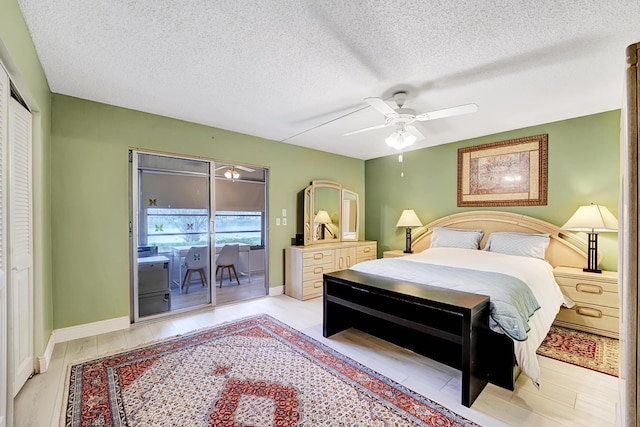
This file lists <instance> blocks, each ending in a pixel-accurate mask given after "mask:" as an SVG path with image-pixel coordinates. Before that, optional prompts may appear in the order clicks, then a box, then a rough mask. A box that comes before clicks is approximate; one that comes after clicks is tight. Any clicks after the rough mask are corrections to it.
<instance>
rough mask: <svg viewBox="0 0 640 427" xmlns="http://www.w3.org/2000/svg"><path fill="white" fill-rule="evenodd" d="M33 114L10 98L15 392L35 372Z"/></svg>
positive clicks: (12, 314)
mask: <svg viewBox="0 0 640 427" xmlns="http://www.w3.org/2000/svg"><path fill="white" fill-rule="evenodd" d="M31 122H32V119H31V113H30V112H29V111H27V110H26V109H25V108H24V107H23V106H22V105H20V104H19V103H18V102H17V101H15V100H14V99H10V100H9V126H8V128H9V169H8V172H9V174H8V181H9V194H8V196H9V251H8V252H9V265H10V267H11V272H10V274H9V298H10V300H11V301H10V304H11V310H10V311H9V312H10V314H11V323H10V343H11V346H12V347H13V352H12V355H13V363H12V364H11V366H13V374H14V382H13V395H14V396H15V395H16V394H17V393H18V391H20V389H21V388H22V386H23V385H24V383H25V382H26V381H27V379H28V378H29V376H30V375H31V373H32V372H33V323H32V322H33V221H32V216H33V207H32V180H31V176H32V170H31V169H32V164H31V159H32V156H31V145H32V144H31V137H32V135H31V134H32V125H31Z"/></svg>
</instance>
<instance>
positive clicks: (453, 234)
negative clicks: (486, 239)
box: [430, 227, 484, 249]
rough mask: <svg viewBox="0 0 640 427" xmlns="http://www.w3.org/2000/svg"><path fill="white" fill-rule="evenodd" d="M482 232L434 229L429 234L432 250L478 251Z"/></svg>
mask: <svg viewBox="0 0 640 427" xmlns="http://www.w3.org/2000/svg"><path fill="white" fill-rule="evenodd" d="M483 235H484V231H482V230H463V229H460V228H447V227H435V228H434V229H433V232H432V234H431V246H430V247H432V248H462V249H478V247H479V245H480V240H482V236H483Z"/></svg>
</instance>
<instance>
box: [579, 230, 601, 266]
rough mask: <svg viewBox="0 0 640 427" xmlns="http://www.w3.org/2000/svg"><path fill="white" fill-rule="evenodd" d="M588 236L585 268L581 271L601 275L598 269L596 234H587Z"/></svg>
mask: <svg viewBox="0 0 640 427" xmlns="http://www.w3.org/2000/svg"><path fill="white" fill-rule="evenodd" d="M588 235H589V239H588V243H589V246H588V247H587V268H583V269H582V271H586V272H589V273H602V270H600V269H599V268H598V233H588Z"/></svg>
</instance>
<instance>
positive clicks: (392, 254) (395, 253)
mask: <svg viewBox="0 0 640 427" xmlns="http://www.w3.org/2000/svg"><path fill="white" fill-rule="evenodd" d="M407 255H411V254H407V253H405V252H404V251H403V250H402V249H393V250H391V251H384V252H382V258H399V257H403V256H407Z"/></svg>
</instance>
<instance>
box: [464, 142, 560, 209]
mask: <svg viewBox="0 0 640 427" xmlns="http://www.w3.org/2000/svg"><path fill="white" fill-rule="evenodd" d="M546 204H547V135H546V134H545V135H535V136H528V137H525V138H518V139H510V140H508V141H500V142H494V143H491V144H484V145H477V146H475V147H467V148H460V149H458V206H461V207H466V206H539V205H546Z"/></svg>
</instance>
